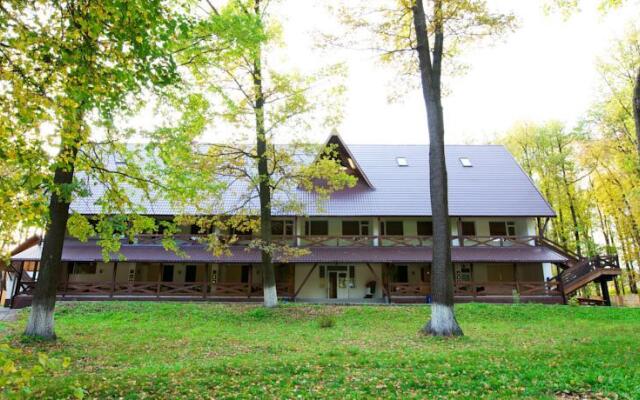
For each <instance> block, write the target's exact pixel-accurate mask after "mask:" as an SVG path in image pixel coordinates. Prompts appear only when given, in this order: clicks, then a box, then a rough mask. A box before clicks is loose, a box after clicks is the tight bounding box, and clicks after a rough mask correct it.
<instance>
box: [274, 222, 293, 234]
mask: <svg viewBox="0 0 640 400" xmlns="http://www.w3.org/2000/svg"><path fill="white" fill-rule="evenodd" d="M271 234H272V235H275V236H293V221H292V220H290V219H287V220H276V221H271Z"/></svg>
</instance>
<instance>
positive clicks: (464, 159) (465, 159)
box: [460, 157, 473, 168]
mask: <svg viewBox="0 0 640 400" xmlns="http://www.w3.org/2000/svg"><path fill="white" fill-rule="evenodd" d="M460 164H462V166H463V167H465V168H469V167H473V164H471V160H469V158H468V157H460Z"/></svg>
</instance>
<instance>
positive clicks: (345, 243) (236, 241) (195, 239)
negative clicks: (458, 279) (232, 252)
mask: <svg viewBox="0 0 640 400" xmlns="http://www.w3.org/2000/svg"><path fill="white" fill-rule="evenodd" d="M172 237H173V239H174V240H176V241H177V242H178V244H180V245H190V244H200V243H204V242H206V241H208V240H209V235H206V234H193V235H190V234H177V235H173V236H172ZM164 238H165V237H164V236H163V235H161V234H142V235H138V236H136V239H135V240H134V241H133V242H131V243H130V242H129V241H128V240H126V241H125V240H124V239H123V244H124V243H129V244H159V243H160V242H161V240H162V239H164ZM217 239H218V240H219V241H220V242H221V243H225V244H228V245H232V246H234V245H235V246H246V245H248V244H249V243H251V241H253V240H258V237H257V236H252V235H232V236H224V235H220V236H218V237H217ZM273 241H274V242H275V243H278V244H283V245H284V244H286V245H289V246H294V247H370V246H381V247H387V246H392V247H431V246H433V237H432V236H417V235H414V236H410V235H397V236H395V235H380V236H372V235H358V236H348V235H347V236H342V235H328V236H327V235H322V236H321V235H300V236H278V237H274V238H273ZM543 243H546V241H544V240H541V239H540V238H539V237H538V236H496V235H493V236H455V235H454V236H451V245H452V246H464V247H531V246H539V245H541V244H543Z"/></svg>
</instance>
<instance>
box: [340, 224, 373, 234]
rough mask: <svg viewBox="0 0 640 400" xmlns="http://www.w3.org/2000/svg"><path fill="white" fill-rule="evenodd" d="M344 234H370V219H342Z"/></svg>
mask: <svg viewBox="0 0 640 400" xmlns="http://www.w3.org/2000/svg"><path fill="white" fill-rule="evenodd" d="M342 235H343V236H368V235H369V221H342Z"/></svg>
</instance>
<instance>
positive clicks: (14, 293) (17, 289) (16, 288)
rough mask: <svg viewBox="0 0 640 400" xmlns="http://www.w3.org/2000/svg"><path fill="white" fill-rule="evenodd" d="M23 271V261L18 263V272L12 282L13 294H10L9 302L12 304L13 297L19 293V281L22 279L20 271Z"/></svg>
mask: <svg viewBox="0 0 640 400" xmlns="http://www.w3.org/2000/svg"><path fill="white" fill-rule="evenodd" d="M23 271H24V261H22V262H21V263H20V274H19V275H18V276H16V280H15V283H14V289H13V294H12V295H11V304H13V299H14V298H15V297H16V296H17V295H19V294H20V281H22V273H23Z"/></svg>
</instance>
